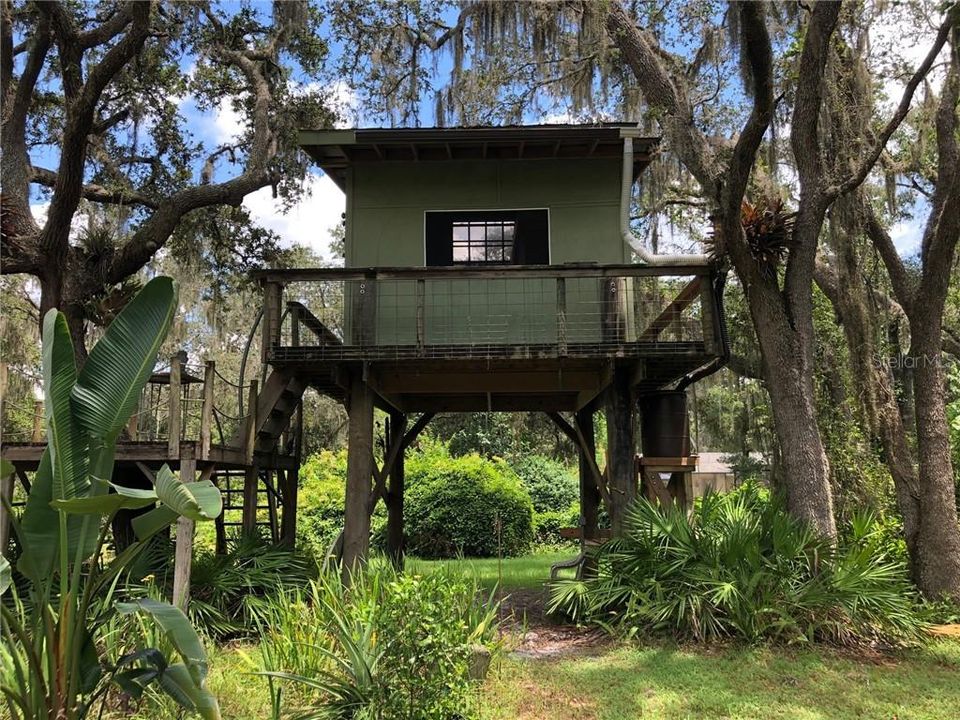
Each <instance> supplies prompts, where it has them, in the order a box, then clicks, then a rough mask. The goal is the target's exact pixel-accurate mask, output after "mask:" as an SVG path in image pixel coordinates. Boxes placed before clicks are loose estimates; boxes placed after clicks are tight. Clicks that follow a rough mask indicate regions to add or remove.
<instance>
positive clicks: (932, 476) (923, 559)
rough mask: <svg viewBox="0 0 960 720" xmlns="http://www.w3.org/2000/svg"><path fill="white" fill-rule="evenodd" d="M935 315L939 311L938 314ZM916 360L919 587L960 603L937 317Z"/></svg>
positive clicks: (915, 347)
mask: <svg viewBox="0 0 960 720" xmlns="http://www.w3.org/2000/svg"><path fill="white" fill-rule="evenodd" d="M934 311H935V309H934ZM920 314H921V317H917V318H916V319H915V320H914V321H913V322H912V323H911V325H912V326H913V327H915V328H917V330H918V331H915V333H914V337H913V342H912V344H911V353H910V357H911V359H912V360H913V364H914V377H915V379H916V386H915V391H916V398H915V402H916V414H917V450H918V453H919V456H920V472H919V485H920V488H919V489H920V528H919V532H918V535H917V541H918V544H919V547H920V548H921V551H920V552H919V553H918V558H917V559H918V562H917V566H918V567H917V575H918V578H917V579H918V584H919V586H920V589H921V590H922V591H923V593H924V594H925V595H926V596H927V597H930V598H938V597H942V596H952V597H953V598H955V599H958V600H960V529H958V526H957V505H956V487H955V486H954V480H953V463H952V462H951V457H950V434H949V429H948V426H947V416H946V412H945V408H944V391H943V388H944V378H943V366H942V365H941V362H940V357H941V356H940V329H939V324H940V323H939V318H940V315H939V314H938V315H937V317H936V318H929V317H927V318H924V317H922V315H923V314H927V313H926V312H925V311H921V313H920Z"/></svg>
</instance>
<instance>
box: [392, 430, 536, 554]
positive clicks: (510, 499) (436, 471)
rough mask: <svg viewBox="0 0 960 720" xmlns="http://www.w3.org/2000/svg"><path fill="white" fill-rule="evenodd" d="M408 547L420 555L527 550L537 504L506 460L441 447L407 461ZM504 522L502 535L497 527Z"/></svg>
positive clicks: (501, 525) (531, 538)
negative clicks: (461, 454)
mask: <svg viewBox="0 0 960 720" xmlns="http://www.w3.org/2000/svg"><path fill="white" fill-rule="evenodd" d="M406 477H407V493H406V500H405V504H404V523H405V526H406V534H407V552H408V553H410V554H412V555H419V556H421V557H428V558H438V557H454V556H456V555H458V554H462V555H467V556H472V557H492V556H495V555H496V554H497V552H498V546H499V549H500V552H502V554H503V555H505V556H509V555H522V554H523V553H525V552H527V551H528V550H529V549H530V543H531V541H532V540H533V519H532V516H533V507H532V505H531V503H530V496H529V495H528V494H527V491H526V490H525V489H524V488H523V487H522V486H521V484H520V481H519V479H518V478H517V476H516V474H515V473H514V472H513V471H512V470H511V469H510V468H509V466H508V465H507V464H506V463H505V462H503V461H502V460H487V459H484V458H481V457H480V456H479V455H466V456H464V457H458V458H452V457H450V455H449V454H448V453H447V452H446V451H445V450H444V449H443V448H442V447H434V448H431V449H429V450H428V451H427V452H424V453H420V454H417V455H414V456H413V457H411V458H410V460H409V461H408V464H407V476H406ZM497 521H499V527H500V533H499V535H500V537H499V541H498V533H497V529H496V524H497Z"/></svg>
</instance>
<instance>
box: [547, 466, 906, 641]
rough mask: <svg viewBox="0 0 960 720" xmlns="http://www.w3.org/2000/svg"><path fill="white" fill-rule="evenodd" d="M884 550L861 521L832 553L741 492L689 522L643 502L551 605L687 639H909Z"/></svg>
mask: <svg viewBox="0 0 960 720" xmlns="http://www.w3.org/2000/svg"><path fill="white" fill-rule="evenodd" d="M884 545H885V539H884V534H883V530H882V529H879V528H878V526H877V524H876V523H875V522H873V520H872V519H871V518H869V517H866V516H862V517H860V518H858V519H857V520H856V522H854V523H852V525H851V530H850V536H849V539H848V540H847V542H846V543H845V544H844V545H843V546H842V547H839V548H834V547H833V546H832V545H831V544H830V542H829V541H827V540H823V539H820V538H819V537H817V536H816V535H814V533H813V532H812V531H811V530H810V529H809V528H808V527H807V526H806V525H804V524H802V523H800V522H799V521H797V520H795V519H793V518H792V517H791V516H790V515H788V514H787V513H786V512H785V511H784V509H783V507H782V506H781V503H780V502H778V501H777V500H776V499H772V500H767V499H765V498H764V497H763V496H762V495H761V493H760V492H759V491H758V490H757V489H756V488H755V487H754V486H751V485H747V486H744V488H742V489H741V490H740V491H738V492H736V493H730V494H727V495H708V496H706V497H704V498H703V500H702V501H701V502H700V503H698V504H697V505H696V507H695V509H694V512H693V514H692V516H691V517H689V518H688V517H687V516H686V514H685V513H684V512H683V511H681V510H678V509H674V508H668V509H666V510H661V509H660V508H659V507H657V506H654V505H652V504H651V503H649V502H647V501H646V500H641V501H639V502H637V503H636V504H635V505H634V506H633V507H632V508H631V510H630V512H629V515H628V519H627V528H626V533H625V535H624V537H623V538H621V539H618V540H614V541H611V542H609V543H607V544H606V545H604V546H603V547H602V548H601V550H600V552H599V553H598V562H599V572H598V577H597V578H595V579H590V580H586V581H564V582H559V583H557V585H556V586H555V588H554V590H553V594H552V597H551V601H550V607H551V609H552V610H562V611H564V612H567V613H569V614H571V615H573V616H574V617H577V618H578V619H588V620H594V621H599V622H609V623H611V624H613V625H615V626H617V627H618V628H620V629H622V630H625V631H627V632H631V633H632V632H638V631H642V630H653V631H665V632H671V633H675V634H677V635H680V636H683V637H690V638H693V639H696V640H705V639H710V638H717V637H728V636H732V637H740V638H743V639H746V640H750V641H756V640H774V641H783V642H797V641H827V642H832V643H839V644H852V643H857V642H869V641H875V640H882V641H886V642H897V641H903V640H912V639H915V638H916V637H917V636H918V635H919V634H920V631H921V630H922V627H923V621H922V620H921V619H920V617H919V616H918V614H917V612H916V608H915V604H914V603H915V598H914V592H913V590H912V587H911V585H910V582H909V579H908V577H907V571H906V568H905V566H904V565H903V563H902V562H899V561H897V560H894V559H891V558H890V557H888V556H887V555H886V554H885V547H884Z"/></svg>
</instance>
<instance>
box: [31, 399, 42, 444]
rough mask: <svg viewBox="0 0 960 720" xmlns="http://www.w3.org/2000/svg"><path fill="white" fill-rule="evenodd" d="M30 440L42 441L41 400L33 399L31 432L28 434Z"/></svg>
mask: <svg viewBox="0 0 960 720" xmlns="http://www.w3.org/2000/svg"><path fill="white" fill-rule="evenodd" d="M30 442H34V443H40V442H43V401H42V400H34V401H33V432H32V433H31V435H30Z"/></svg>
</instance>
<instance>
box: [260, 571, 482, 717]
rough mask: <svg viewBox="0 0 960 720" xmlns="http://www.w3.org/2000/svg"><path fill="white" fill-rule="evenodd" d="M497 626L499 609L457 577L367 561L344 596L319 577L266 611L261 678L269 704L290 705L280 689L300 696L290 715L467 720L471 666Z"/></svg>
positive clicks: (471, 711)
mask: <svg viewBox="0 0 960 720" xmlns="http://www.w3.org/2000/svg"><path fill="white" fill-rule="evenodd" d="M496 618H497V603H496V602H495V601H493V600H492V598H488V597H485V596H483V595H482V594H481V593H480V592H479V588H478V587H477V585H476V582H475V581H473V580H469V579H467V578H466V577H465V576H463V575H462V574H459V573H456V572H455V571H451V570H442V571H437V572H432V573H429V574H426V575H416V574H398V573H396V572H395V571H393V570H392V569H390V568H389V567H387V566H385V564H382V563H375V564H374V565H373V567H372V568H371V569H369V570H367V571H366V572H365V573H362V574H358V575H356V576H354V577H353V579H352V583H351V585H350V587H349V589H345V588H344V586H343V584H342V583H341V581H340V578H339V576H338V575H337V574H335V573H334V574H329V575H324V576H321V577H320V578H319V579H318V580H316V581H314V582H312V583H311V584H310V586H309V587H308V588H306V589H305V590H299V589H296V590H291V591H289V592H287V593H285V595H282V596H279V597H277V598H276V599H275V601H274V602H272V603H270V605H269V606H267V607H264V608H263V611H262V612H261V614H260V619H261V628H262V633H263V636H262V640H261V645H260V654H261V663H262V670H263V671H264V672H265V673H268V676H269V677H270V678H271V681H272V683H273V686H272V692H273V695H274V697H275V698H276V701H275V703H274V704H275V706H279V705H280V704H281V702H280V701H281V699H282V698H283V697H289V696H288V695H284V694H283V693H282V691H281V683H283V682H285V681H292V682H293V683H295V684H296V685H297V688H298V690H300V691H302V692H301V693H300V695H299V697H300V698H301V699H300V700H299V701H297V703H296V704H299V705H301V706H306V707H300V708H297V712H298V713H299V714H297V717H310V718H313V717H316V718H320V717H330V718H348V717H349V718H377V720H401V719H402V720H448V719H451V718H463V719H464V720H466V719H467V718H472V717H476V714H477V712H476V711H477V708H476V701H475V700H476V698H475V692H474V689H475V683H476V680H478V679H479V678H478V677H476V673H475V672H473V671H474V670H475V669H476V667H477V663H478V660H479V661H483V660H486V661H489V658H490V655H491V653H494V652H496V651H497V650H498V640H497V636H498V633H497V626H496ZM288 704H291V703H290V701H289V700H288ZM279 709H280V708H279V707H278V710H279ZM291 709H293V708H286V707H285V708H283V710H284V711H288V710H291ZM286 716H287V715H284V717H286Z"/></svg>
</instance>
